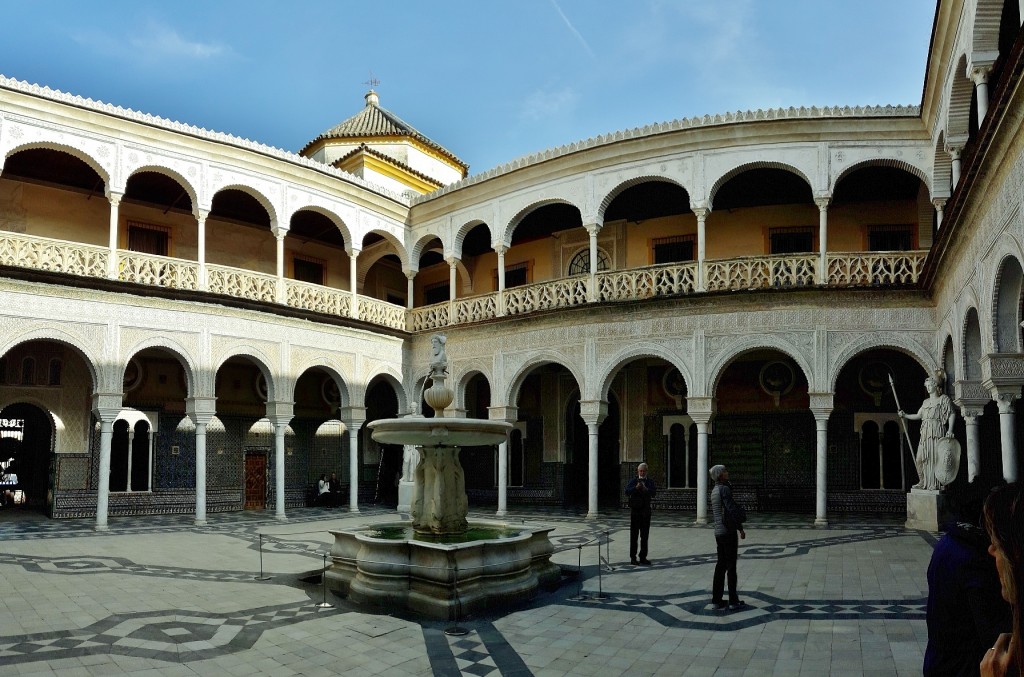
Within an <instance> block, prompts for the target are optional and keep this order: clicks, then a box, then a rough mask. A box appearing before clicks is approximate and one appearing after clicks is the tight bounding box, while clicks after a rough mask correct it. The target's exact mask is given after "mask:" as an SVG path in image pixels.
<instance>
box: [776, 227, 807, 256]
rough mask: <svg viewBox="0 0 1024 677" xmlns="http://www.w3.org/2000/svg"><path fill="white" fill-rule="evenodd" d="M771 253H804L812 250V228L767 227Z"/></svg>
mask: <svg viewBox="0 0 1024 677" xmlns="http://www.w3.org/2000/svg"><path fill="white" fill-rule="evenodd" d="M768 243H769V245H770V247H771V252H770V253H772V254H805V253H808V252H813V251H814V229H812V228H808V227H796V228H769V229H768Z"/></svg>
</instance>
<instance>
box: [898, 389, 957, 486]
mask: <svg viewBox="0 0 1024 677" xmlns="http://www.w3.org/2000/svg"><path fill="white" fill-rule="evenodd" d="M944 376H945V375H944V374H943V373H942V371H941V370H940V371H938V372H936V374H935V376H929V377H928V378H926V379H925V381H924V387H925V390H926V391H928V399H926V400H925V401H924V402H923V403H921V408H920V410H918V412H917V413H916V414H908V413H906V412H904V411H903V410H902V409H901V410H900V411H899V416H900V418H904V419H906V420H908V421H918V420H919V421H921V439H920V441H919V442H918V443H917V454H916V455H915V457H914V464H915V465H916V466H917V475H918V477H920V478H921V479H920V481H919V482H918V483H917V484H915V485H914V488H915V489H927V490H940V489H943V488H944V487H945V486H946V485H948V484H950V483H951V482H952V481H953V480H954V479H956V475H957V471H958V470H959V468H960V445H959V443H957V441H956V440H955V439H954V438H953V423H954V422H955V421H956V411H955V410H954V408H953V402H952V400H950V399H949V396H947V395H945V394H944V393H943V392H942V382H943V380H944Z"/></svg>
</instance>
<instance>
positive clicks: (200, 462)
mask: <svg viewBox="0 0 1024 677" xmlns="http://www.w3.org/2000/svg"><path fill="white" fill-rule="evenodd" d="M204 524H206V422H200V423H196V526H203V525H204Z"/></svg>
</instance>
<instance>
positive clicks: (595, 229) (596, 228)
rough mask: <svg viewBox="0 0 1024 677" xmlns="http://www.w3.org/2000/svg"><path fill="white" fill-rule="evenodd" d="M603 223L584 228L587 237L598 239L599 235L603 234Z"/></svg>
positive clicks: (587, 225)
mask: <svg viewBox="0 0 1024 677" xmlns="http://www.w3.org/2000/svg"><path fill="white" fill-rule="evenodd" d="M603 225H604V224H603V223H588V224H586V225H584V226H583V229H584V230H586V231H587V235H589V236H590V237H597V234H598V233H600V232H601V226H603Z"/></svg>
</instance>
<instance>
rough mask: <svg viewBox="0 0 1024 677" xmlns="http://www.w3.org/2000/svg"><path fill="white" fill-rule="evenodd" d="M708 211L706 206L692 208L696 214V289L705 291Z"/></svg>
mask: <svg viewBox="0 0 1024 677" xmlns="http://www.w3.org/2000/svg"><path fill="white" fill-rule="evenodd" d="M710 211H711V210H710V209H708V208H707V207H695V208H693V213H694V214H695V215H696V216H697V291H705V289H706V284H707V281H706V280H705V273H704V261H705V259H706V258H707V240H708V238H707V219H708V212H710Z"/></svg>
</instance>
